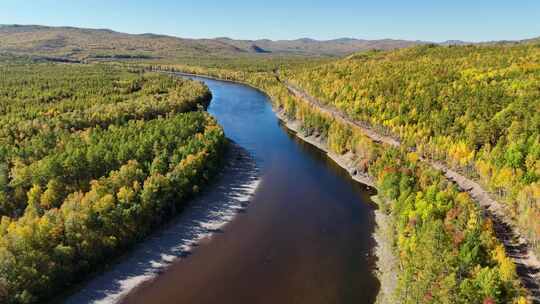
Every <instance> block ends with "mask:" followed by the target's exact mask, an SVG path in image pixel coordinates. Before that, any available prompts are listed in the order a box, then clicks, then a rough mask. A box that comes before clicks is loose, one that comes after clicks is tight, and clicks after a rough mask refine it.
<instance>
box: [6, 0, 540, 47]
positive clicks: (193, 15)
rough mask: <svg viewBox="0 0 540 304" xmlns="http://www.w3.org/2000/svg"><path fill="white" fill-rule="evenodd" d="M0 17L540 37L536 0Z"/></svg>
mask: <svg viewBox="0 0 540 304" xmlns="http://www.w3.org/2000/svg"><path fill="white" fill-rule="evenodd" d="M0 24H39V25H52V26H76V27H88V28H109V29H113V30H116V31H120V32H127V33H134V34H135V33H157V34H167V35H173V36H178V37H186V38H214V37H230V38H235V39H260V38H268V39H295V38H303V37H310V38H314V39H333V38H341V37H351V38H359V39H382V38H394V39H408V40H424V41H434V42H440V41H445V40H465V41H474V42H476V41H491V40H505V39H506V40H517V39H524V38H532V37H538V36H540V0H490V1H489V0H431V1H428V0H401V1H397V0H394V1H390V0H371V1H364V0H356V1H354V0H325V1H321V0H311V1H308V0H270V1H260V0H259V1H257V0H251V1H248V0H222V1H217V0H177V1H173V0H151V1H148V0H146V1H142V0H137V1H133V0H132V1H127V0H92V1H78V0H56V1H53V0H28V1H27V0H0Z"/></svg>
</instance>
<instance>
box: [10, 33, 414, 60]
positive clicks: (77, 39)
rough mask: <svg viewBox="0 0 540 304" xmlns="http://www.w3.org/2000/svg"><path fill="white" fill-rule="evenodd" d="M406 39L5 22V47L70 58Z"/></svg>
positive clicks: (362, 46) (327, 51)
mask: <svg viewBox="0 0 540 304" xmlns="http://www.w3.org/2000/svg"><path fill="white" fill-rule="evenodd" d="M419 43H423V42H419V41H406V40H391V39H383V40H359V39H352V38H342V39H335V40H327V41H319V40H314V39H309V38H302V39H297V40H279V41H272V40H267V39H263V40H234V39H230V38H215V39H184V38H178V37H172V36H166V35H157V34H150V33H148V34H126V33H120V32H115V31H112V30H109V29H86V28H75V27H50V26H39V25H0V51H1V52H10V53H15V54H27V55H40V56H50V57H61V58H69V59H79V60H80V59H88V58H96V59H99V58H127V59H129V58H166V59H171V58H180V57H200V56H239V55H240V56H241V55H255V54H259V55H260V54H263V55H272V54H275V55H301V56H342V55H346V54H350V53H354V52H358V51H362V50H369V49H385V50H386V49H395V48H402V47H408V46H411V45H415V44H419Z"/></svg>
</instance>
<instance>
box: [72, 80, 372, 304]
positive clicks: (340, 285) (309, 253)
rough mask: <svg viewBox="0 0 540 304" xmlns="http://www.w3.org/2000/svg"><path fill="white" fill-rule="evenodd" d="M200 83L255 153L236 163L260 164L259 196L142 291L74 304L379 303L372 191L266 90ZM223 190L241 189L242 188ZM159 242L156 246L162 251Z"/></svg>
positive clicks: (230, 131)
mask: <svg viewBox="0 0 540 304" xmlns="http://www.w3.org/2000/svg"><path fill="white" fill-rule="evenodd" d="M194 78H196V79H198V80H201V81H204V82H205V83H206V84H207V85H208V87H209V88H210V90H211V91H212V95H213V99H212V102H211V104H210V106H209V109H208V111H209V112H210V113H211V114H212V115H213V116H215V117H216V118H217V120H218V121H219V123H220V124H221V125H222V126H223V128H224V130H225V133H226V135H227V137H228V138H230V139H232V140H233V141H234V142H235V143H236V144H237V145H238V146H239V147H240V148H241V149H242V150H243V151H247V152H245V153H246V154H247V155H249V157H246V158H245V160H244V159H243V158H238V159H237V162H240V163H241V164H247V163H249V162H250V161H252V162H253V163H254V167H256V168H257V173H256V175H257V182H256V187H251V188H250V187H247V188H246V189H253V193H252V195H250V196H249V200H248V201H244V202H242V203H241V206H242V208H237V209H234V208H233V209H231V210H235V212H234V213H235V216H234V218H232V217H230V219H231V220H230V222H229V223H228V224H227V225H224V226H219V228H216V229H213V230H212V234H209V235H206V236H203V237H202V240H200V241H199V242H198V244H197V245H193V246H192V247H193V248H192V249H191V250H190V251H189V252H190V254H173V256H180V257H181V258H179V259H174V261H172V262H170V264H168V265H167V267H165V268H163V269H161V270H159V272H158V273H156V274H152V275H151V276H149V277H152V279H151V280H146V281H145V280H144V279H147V277H148V276H147V277H144V276H141V277H140V278H139V279H140V281H144V282H143V283H142V284H139V283H140V282H138V281H137V282H136V283H137V284H139V285H138V287H136V288H129V290H127V291H126V290H123V291H121V292H117V294H119V295H121V297H117V298H115V297H111V295H107V293H108V292H109V291H107V290H106V289H107V288H105V289H104V290H103V291H102V292H101V293H99V296H96V292H95V289H96V288H97V287H87V288H86V289H87V291H86V292H87V294H89V295H93V296H91V297H86V298H85V297H80V298H78V300H79V301H73V299H76V296H75V297H72V298H71V299H72V301H71V302H73V303H75V302H79V303H81V301H86V300H88V301H90V300H91V302H95V303H107V302H117V301H118V302H120V303H124V304H134V303H145V304H146V303H160V304H167V303H171V304H172V303H175V304H176V303H178V304H182V303H186V304H188V303H198V304H206V303H208V304H210V303H212V304H213V303H221V304H228V303H230V304H233V303H234V304H239V303H261V304H263V303H268V304H270V303H272V304H275V303H280V304H287V303H295V304H302V303H305V304H317V303H321V304H322V303H324V304H328V303H355V304H358V303H374V302H375V297H376V295H377V292H378V290H379V283H378V281H377V279H376V277H375V275H374V274H373V268H374V262H375V258H374V257H373V253H372V252H373V247H374V245H375V243H374V240H373V237H372V233H373V230H374V226H375V222H374V212H373V209H374V207H373V205H372V203H370V200H369V196H370V195H373V192H372V191H371V190H369V189H368V188H367V187H364V186H363V185H360V184H358V183H357V182H355V181H353V180H352V179H351V178H350V177H349V175H348V174H347V172H345V170H343V169H341V168H340V167H338V166H337V165H336V164H334V163H333V162H332V161H331V160H330V159H329V158H328V157H327V156H326V155H325V153H324V152H322V151H320V150H318V149H317V148H315V147H313V146H311V145H309V144H306V143H304V142H302V141H301V140H299V139H297V138H296V137H295V136H294V134H291V133H290V132H289V131H288V130H287V129H286V128H285V127H284V126H283V125H282V124H281V123H280V122H279V121H278V119H277V118H276V116H275V114H274V112H273V111H272V108H271V104H270V101H269V100H268V97H267V96H266V95H264V94H263V93H261V92H260V91H257V90H255V89H253V88H251V87H248V86H244V85H241V84H236V83H230V82H224V81H218V80H211V79H206V78H198V77H194ZM248 158H249V159H248ZM241 164H240V165H241ZM247 167H251V166H247ZM224 178H225V179H227V178H230V176H228V175H225V176H224ZM250 182H251V183H252V184H253V181H250ZM223 183H225V185H226V186H225V187H235V186H234V181H222V182H221V184H220V185H221V186H223ZM244 190H245V189H244ZM204 195H205V194H203V196H204ZM189 208H193V207H189ZM189 208H188V210H187V212H188V213H189V211H190V210H189ZM181 216H182V215H181ZM183 225H185V224H183ZM173 226H174V225H173ZM167 229H168V228H167V227H165V228H164V230H165V231H167ZM161 234H163V233H161ZM165 234H166V233H165ZM173 234H174V233H173ZM161 237H162V235H160V234H158V235H157V236H154V237H153V241H155V242H156V244H159V242H160V239H161ZM156 246H158V245H148V249H145V250H143V251H144V252H146V251H156V252H155V253H154V255H153V256H152V255H151V256H150V259H160V258H159V256H160V250H161V249H157V250H156ZM143 247H144V245H143ZM158 247H159V246H158ZM166 248H176V249H175V250H176V251H174V250H169V251H171V252H177V253H178V250H180V251H181V250H182V249H178V246H172V247H171V246H169V247H166ZM139 255H140V254H139ZM162 255H163V254H161V256H162ZM165 255H167V254H165ZM145 259H148V257H142V258H140V257H139V258H138V259H136V260H133V261H132V262H128V263H126V262H125V261H124V263H123V264H124V265H125V267H126V268H127V269H129V267H130V266H132V267H135V268H136V267H137V265H145V264H146V260H145ZM134 264H135V265H134ZM143 268H144V267H143ZM126 271H127V270H118V272H119V273H122V272H126ZM145 271H146V270H145ZM143 272H144V271H143ZM120 277H122V278H124V279H125V281H129V280H133V278H132V277H130V276H126V275H124V276H122V275H120ZM126 278H128V279H129V280H128V279H126ZM111 280H112V281H114V280H118V279H116V278H115V276H110V277H109V278H107V279H103V280H102V282H100V285H101V286H102V287H103V286H106V285H107V284H109V283H107V282H108V281H111ZM116 284H117V285H122V284H123V283H122V284H120V283H118V282H116ZM100 285H99V284H98V285H96V286H100ZM119 289H121V288H119ZM107 296H108V297H107ZM100 297H101V298H100ZM103 299H109V300H110V299H113V300H114V301H112V300H111V301H107V300H103ZM68 302H69V301H68Z"/></svg>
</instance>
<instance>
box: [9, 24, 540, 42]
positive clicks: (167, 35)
mask: <svg viewBox="0 0 540 304" xmlns="http://www.w3.org/2000/svg"><path fill="white" fill-rule="evenodd" d="M9 26H13V27H18V26H19V27H31V26H36V27H48V28H72V29H85V30H96V31H100V30H101V31H112V32H115V33H119V34H128V35H156V36H166V37H171V38H177V39H193V40H204V39H210V40H212V39H231V40H244V41H262V40H269V41H274V42H276V41H297V40H304V39H308V40H313V41H318V42H326V41H336V40H342V39H352V40H359V41H379V40H380V41H383V40H394V41H414V42H424V43H445V42H452V41H457V42H463V43H489V42H499V41H508V42H514V41H516V42H518V41H523V40H529V39H536V38H540V35H539V36H531V37H524V38H520V39H501V40H483V41H470V40H462V39H447V40H440V41H428V40H418V39H417V40H412V39H405V38H393V37H381V38H374V39H365V38H359V37H345V36H343V37H336V38H331V39H316V38H313V37H297V38H291V39H269V38H265V37H258V38H234V37H227V36H216V37H199V38H193V37H182V36H175V35H170V34H163V33H156V32H136V33H135V32H132V33H130V32H124V31H119V30H116V29H114V28H106V27H102V28H99V27H79V26H73V25H47V24H16V23H12V24H5V23H0V27H9Z"/></svg>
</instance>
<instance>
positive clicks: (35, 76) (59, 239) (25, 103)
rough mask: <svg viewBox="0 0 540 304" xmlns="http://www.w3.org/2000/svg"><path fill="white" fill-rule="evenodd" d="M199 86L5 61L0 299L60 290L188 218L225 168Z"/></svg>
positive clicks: (28, 298) (128, 72)
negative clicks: (184, 212)
mask: <svg viewBox="0 0 540 304" xmlns="http://www.w3.org/2000/svg"><path fill="white" fill-rule="evenodd" d="M210 97H211V95H210V92H209V91H208V88H207V87H206V86H204V85H203V84H202V83H199V82H194V81H189V80H182V79H179V78H173V77H170V76H167V75H162V74H156V73H148V72H144V71H143V70H141V69H127V68H124V67H120V66H115V65H99V64H98V65H65V64H47V63H33V64H29V63H27V62H26V61H25V60H6V61H1V62H0V99H1V100H2V103H1V104H0V122H1V123H0V126H1V127H0V134H1V135H0V216H1V221H0V236H1V237H0V302H2V303H35V302H39V301H41V300H44V299H47V298H50V297H51V296H53V295H57V294H58V292H59V291H60V290H62V289H63V288H64V287H66V286H69V285H70V284H72V283H75V282H76V281H78V280H81V278H84V277H85V276H86V275H87V274H88V273H89V272H92V271H94V270H95V269H96V267H98V268H99V265H102V264H103V263H104V262H106V261H107V260H109V259H110V258H111V256H114V255H117V254H119V253H121V252H122V250H123V249H125V248H126V247H128V246H130V245H132V244H133V243H134V242H136V241H138V240H140V239H141V238H143V237H144V236H145V235H146V234H147V233H148V232H150V230H151V229H152V228H154V227H156V226H157V225H160V224H161V223H163V222H164V221H165V220H167V219H168V218H171V217H172V216H173V215H174V214H175V213H176V212H178V211H180V210H181V209H182V208H183V206H184V205H185V204H186V202H187V201H188V198H190V197H191V196H192V195H194V194H196V193H198V192H199V191H200V190H201V189H202V187H203V186H204V185H205V184H206V183H207V182H208V181H209V180H210V179H211V178H212V177H213V175H214V174H215V173H216V172H217V170H218V169H219V168H220V166H221V163H222V157H223V155H224V151H225V149H226V143H227V142H226V139H225V136H224V133H223V130H222V128H221V127H220V126H219V125H218V124H217V122H216V121H215V119H214V118H212V117H211V116H210V115H209V114H207V113H206V112H205V111H203V110H204V109H205V108H206V107H207V105H208V103H209V101H210Z"/></svg>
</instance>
